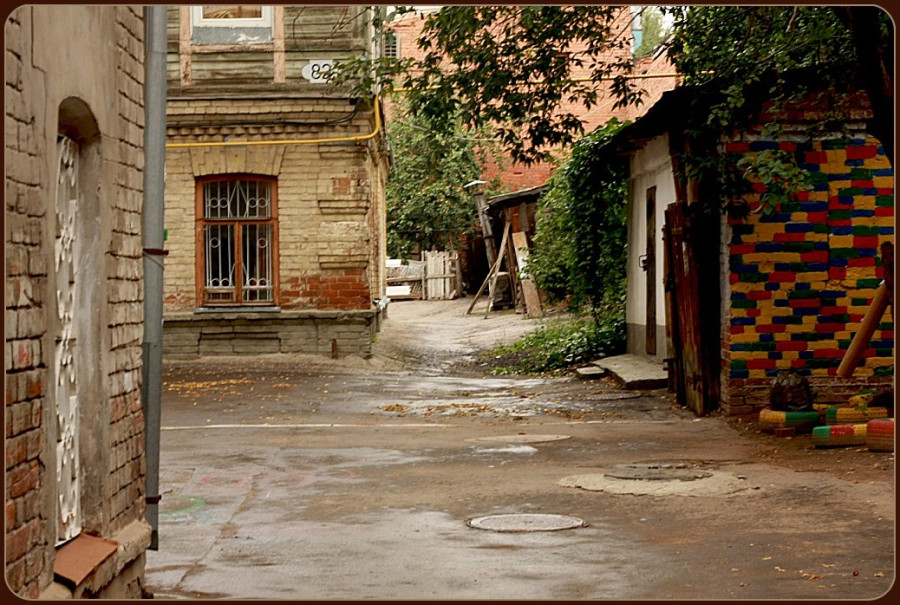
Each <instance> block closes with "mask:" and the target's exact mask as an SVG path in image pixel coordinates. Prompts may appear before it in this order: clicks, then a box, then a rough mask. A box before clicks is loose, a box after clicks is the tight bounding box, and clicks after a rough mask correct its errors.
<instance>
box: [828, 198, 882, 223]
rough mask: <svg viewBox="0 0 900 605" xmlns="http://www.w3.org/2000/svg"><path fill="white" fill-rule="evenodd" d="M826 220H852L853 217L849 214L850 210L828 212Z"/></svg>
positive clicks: (876, 203)
mask: <svg viewBox="0 0 900 605" xmlns="http://www.w3.org/2000/svg"><path fill="white" fill-rule="evenodd" d="M875 205H876V206H877V205H878V202H877V201H876V202H875ZM828 218H830V219H831V220H835V221H840V220H846V219H849V218H853V216H852V215H851V214H850V210H829V211H828Z"/></svg>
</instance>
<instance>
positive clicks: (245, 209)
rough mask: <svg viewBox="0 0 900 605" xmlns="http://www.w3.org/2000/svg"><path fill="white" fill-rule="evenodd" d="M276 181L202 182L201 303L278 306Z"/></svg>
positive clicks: (200, 230)
mask: <svg viewBox="0 0 900 605" xmlns="http://www.w3.org/2000/svg"><path fill="white" fill-rule="evenodd" d="M275 185H276V183H275V180H274V179H265V178H260V177H256V178H245V177H240V178H227V179H222V178H216V179H215V180H213V179H204V180H201V181H200V182H199V183H198V198H199V199H198V202H199V203H200V205H201V208H200V213H199V214H200V217H201V219H200V229H199V232H198V238H199V240H200V241H199V242H198V246H197V248H198V250H199V253H200V258H198V266H199V267H201V275H202V280H198V281H200V288H199V289H200V304H201V305H202V306H222V305H226V306H236V305H265V306H271V305H274V304H275V285H276V283H275V282H276V275H275V264H274V263H275V260H276V256H275V249H276V246H277V242H276V232H277V224H276V220H277V217H276V210H275V208H276V205H275Z"/></svg>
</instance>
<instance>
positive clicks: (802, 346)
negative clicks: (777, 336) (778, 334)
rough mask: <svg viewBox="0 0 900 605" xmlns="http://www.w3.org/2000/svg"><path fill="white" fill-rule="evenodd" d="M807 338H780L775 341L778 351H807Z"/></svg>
mask: <svg viewBox="0 0 900 605" xmlns="http://www.w3.org/2000/svg"><path fill="white" fill-rule="evenodd" d="M808 346H809V345H808V343H807V342H806V341H805V340H780V341H778V342H776V343H775V350H776V351H805V350H806V349H807V347H808Z"/></svg>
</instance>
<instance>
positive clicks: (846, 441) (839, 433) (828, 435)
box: [812, 424, 866, 447]
mask: <svg viewBox="0 0 900 605" xmlns="http://www.w3.org/2000/svg"><path fill="white" fill-rule="evenodd" d="M812 442H813V445H814V446H815V447H837V446H843V445H866V425H865V424H836V425H831V426H817V427H815V428H814V429H813V430H812Z"/></svg>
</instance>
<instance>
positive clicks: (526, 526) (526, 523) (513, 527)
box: [466, 513, 585, 532]
mask: <svg viewBox="0 0 900 605" xmlns="http://www.w3.org/2000/svg"><path fill="white" fill-rule="evenodd" d="M466 524H467V525H468V526H469V527H473V528H475V529H486V530H490V531H499V532H532V531H559V530H562V529H575V528H576V527H584V526H585V522H584V520H583V519H579V518H578V517H570V516H568V515H550V514H536V513H513V514H507V515H489V516H487V517H476V518H474V519H469V520H468V521H466Z"/></svg>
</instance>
